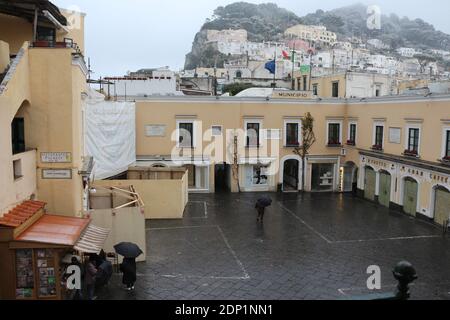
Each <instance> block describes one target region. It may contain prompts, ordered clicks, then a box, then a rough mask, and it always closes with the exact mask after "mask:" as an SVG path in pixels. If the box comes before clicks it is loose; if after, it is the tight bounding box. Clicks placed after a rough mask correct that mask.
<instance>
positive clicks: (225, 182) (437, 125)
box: [136, 96, 450, 223]
mask: <svg viewBox="0 0 450 320" xmlns="http://www.w3.org/2000/svg"><path fill="white" fill-rule="evenodd" d="M449 110H450V96H441V97H434V98H430V97H427V98H425V97H390V98H373V99H369V98H368V99H365V100H363V101H361V99H328V100H326V99H322V100H317V101H316V100H297V99H294V100H290V99H256V98H255V99H252V98H246V99H242V100H241V99H236V98H220V99H216V98H199V97H197V98H193V97H192V98H186V97H182V98H167V99H156V98H155V99H150V100H146V101H138V102H137V104H136V136H137V155H138V159H139V160H140V161H142V162H143V163H144V162H145V163H146V165H147V166H150V167H151V166H158V167H159V166H169V167H170V166H184V167H186V168H188V169H189V189H190V191H191V192H214V191H215V190H221V189H229V190H231V191H233V192H236V191H238V182H239V187H240V190H241V191H244V192H245V191H249V192H255V191H277V190H278V191H289V192H291V191H298V190H301V189H302V185H301V181H302V179H301V177H302V174H303V170H302V161H301V159H300V158H299V157H298V156H297V155H295V154H294V149H295V146H297V145H298V144H299V143H301V139H302V137H301V125H302V117H303V116H304V115H305V114H306V113H307V112H310V113H311V114H312V116H313V117H314V119H315V128H314V131H315V135H316V138H317V141H316V143H315V144H314V145H313V147H312V149H311V150H310V153H309V155H308V157H307V159H306V163H305V170H304V172H305V175H304V176H305V190H306V191H312V192H327V191H328V192H349V191H352V190H353V189H355V190H354V191H355V192H356V191H357V190H358V191H359V194H360V195H361V196H363V197H365V198H367V199H369V200H371V201H376V202H380V203H381V204H383V205H385V206H387V207H394V208H396V207H397V208H401V209H402V210H404V211H405V212H407V213H410V214H411V215H414V216H416V215H420V216H424V217H427V218H428V219H434V220H435V221H436V222H438V223H443V221H444V220H446V219H448V218H449V215H450V212H449V208H450V181H449V178H450V166H449V162H448V159H450V158H449V156H450V149H449V148H450V119H449V114H450V113H449ZM151 132H156V133H157V134H155V135H153V134H152V133H151ZM255 132H256V134H255ZM252 134H253V135H252ZM235 137H237V138H236V140H237V141H236V143H235ZM236 165H237V166H238V168H239V169H238V172H236V171H235V170H233V167H236ZM237 177H239V178H238V179H236V178H237ZM356 189H357V190H356Z"/></svg>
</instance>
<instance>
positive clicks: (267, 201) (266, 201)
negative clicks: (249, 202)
mask: <svg viewBox="0 0 450 320" xmlns="http://www.w3.org/2000/svg"><path fill="white" fill-rule="evenodd" d="M271 205H272V199H271V198H269V197H262V198H260V199H258V201H256V205H255V209H256V210H257V211H258V218H257V221H260V222H264V213H265V210H266V208H267V207H270V206H271Z"/></svg>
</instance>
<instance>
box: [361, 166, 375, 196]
mask: <svg viewBox="0 0 450 320" xmlns="http://www.w3.org/2000/svg"><path fill="white" fill-rule="evenodd" d="M376 176H377V175H376V173H375V171H374V170H373V169H372V168H366V176H365V183H364V197H365V198H366V199H367V200H370V201H375V184H376V179H377V177H376Z"/></svg>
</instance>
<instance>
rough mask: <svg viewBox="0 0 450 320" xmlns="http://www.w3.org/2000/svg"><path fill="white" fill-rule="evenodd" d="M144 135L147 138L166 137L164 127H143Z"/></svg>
mask: <svg viewBox="0 0 450 320" xmlns="http://www.w3.org/2000/svg"><path fill="white" fill-rule="evenodd" d="M145 135H146V136H147V137H164V136H165V135H166V126H165V125H157V124H156V125H153V124H149V125H146V126H145Z"/></svg>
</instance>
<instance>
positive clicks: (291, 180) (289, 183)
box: [283, 159, 300, 192]
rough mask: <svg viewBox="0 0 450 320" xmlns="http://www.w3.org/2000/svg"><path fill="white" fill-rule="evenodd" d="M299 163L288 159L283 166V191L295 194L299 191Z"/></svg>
mask: <svg viewBox="0 0 450 320" xmlns="http://www.w3.org/2000/svg"><path fill="white" fill-rule="evenodd" d="M299 177H300V161H299V160H297V159H288V160H286V161H285V162H284V165H283V191H284V192H295V191H298V189H299V183H300V179H299Z"/></svg>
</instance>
